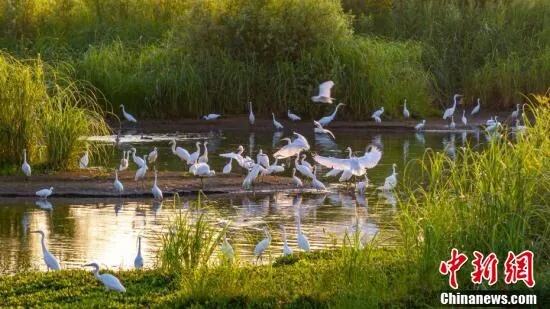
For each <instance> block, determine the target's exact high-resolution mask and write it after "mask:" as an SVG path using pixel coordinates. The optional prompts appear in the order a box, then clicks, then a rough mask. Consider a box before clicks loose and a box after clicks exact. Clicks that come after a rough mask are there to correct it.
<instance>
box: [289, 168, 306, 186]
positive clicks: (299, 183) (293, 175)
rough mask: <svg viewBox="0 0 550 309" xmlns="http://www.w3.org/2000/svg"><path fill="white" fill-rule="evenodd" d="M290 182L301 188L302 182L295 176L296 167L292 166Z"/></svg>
mask: <svg viewBox="0 0 550 309" xmlns="http://www.w3.org/2000/svg"><path fill="white" fill-rule="evenodd" d="M292 183H293V184H294V185H295V186H296V187H297V188H301V187H303V186H304V184H303V183H302V180H300V178H298V176H296V168H293V169H292Z"/></svg>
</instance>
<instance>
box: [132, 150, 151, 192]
mask: <svg viewBox="0 0 550 309" xmlns="http://www.w3.org/2000/svg"><path fill="white" fill-rule="evenodd" d="M143 159H144V160H143V161H144V162H146V161H145V160H146V159H147V155H144V156H143ZM148 169H149V167H148V166H147V163H143V166H141V167H140V168H139V169H138V170H137V171H136V176H135V177H134V180H135V181H136V188H137V185H138V181H139V180H141V185H142V187H145V183H144V181H145V174H146V173H147V170H148Z"/></svg>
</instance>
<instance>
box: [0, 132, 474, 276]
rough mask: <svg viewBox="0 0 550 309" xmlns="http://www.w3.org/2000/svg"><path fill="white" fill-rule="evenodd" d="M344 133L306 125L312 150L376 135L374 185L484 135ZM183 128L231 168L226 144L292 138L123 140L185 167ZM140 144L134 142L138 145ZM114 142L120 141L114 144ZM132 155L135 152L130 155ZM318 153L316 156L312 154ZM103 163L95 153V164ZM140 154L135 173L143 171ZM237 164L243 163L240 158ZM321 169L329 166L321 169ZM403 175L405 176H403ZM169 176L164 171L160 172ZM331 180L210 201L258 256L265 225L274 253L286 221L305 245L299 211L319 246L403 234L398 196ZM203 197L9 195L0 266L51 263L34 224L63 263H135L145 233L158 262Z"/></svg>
mask: <svg viewBox="0 0 550 309" xmlns="http://www.w3.org/2000/svg"><path fill="white" fill-rule="evenodd" d="M334 133H335V135H336V137H337V141H336V142H335V141H333V140H331V139H328V138H326V137H325V136H320V135H316V136H313V133H312V134H309V135H308V134H305V135H306V137H307V138H308V139H309V140H310V144H311V146H312V151H314V152H317V153H319V154H321V155H330V156H337V157H344V156H346V153H345V148H346V147H348V146H350V147H352V149H354V151H356V154H362V153H363V151H364V150H365V147H366V146H367V145H369V144H375V145H377V146H379V147H380V148H382V150H383V156H382V159H381V161H380V163H379V165H378V166H376V167H375V168H374V169H372V170H369V179H370V181H371V183H372V184H373V186H379V185H381V184H383V182H384V179H385V177H387V176H388V175H389V174H390V173H391V164H392V163H397V166H398V172H399V173H400V175H401V173H402V171H403V168H404V166H405V165H406V163H407V162H408V161H410V160H413V159H416V158H419V157H420V156H422V155H423V153H424V150H425V149H426V148H427V147H430V148H432V149H435V150H439V151H445V152H447V153H448V154H449V155H451V156H452V155H453V151H454V150H455V149H456V147H459V146H461V145H462V143H463V141H464V142H465V141H466V140H468V141H469V142H471V143H474V144H475V143H478V142H479V140H478V139H477V138H476V136H475V134H470V133H468V134H467V135H466V136H464V134H460V133H458V134H455V133H453V134H449V133H424V134H415V133H412V132H411V133H403V132H401V133H384V132H372V131H365V130H361V131H360V130H356V131H341V132H339V131H335V132H334ZM172 137H175V138H176V139H177V140H178V146H181V147H184V148H186V149H188V150H191V152H192V151H194V143H195V142H196V141H204V140H208V149H209V152H210V164H211V165H212V166H213V167H214V169H215V170H221V168H222V167H223V165H225V163H226V161H225V159H224V160H222V159H221V158H219V157H217V155H216V154H218V153H222V152H229V151H235V149H236V148H237V146H238V145H239V144H242V145H243V146H245V149H246V154H250V153H253V155H254V156H253V157H255V155H256V153H257V152H258V150H259V149H260V148H261V149H263V151H264V152H266V153H272V152H273V149H277V148H279V147H280V146H281V145H282V144H279V143H277V141H278V140H279V139H280V138H281V137H282V136H281V135H278V134H276V135H273V134H271V133H249V132H248V131H226V132H221V131H219V132H215V133H213V132H211V133H208V134H202V133H201V134H187V135H148V136H144V137H141V136H139V135H137V136H123V137H122V143H121V146H120V149H128V148H129V147H131V146H134V147H136V148H137V150H138V151H137V152H138V154H139V155H142V154H143V153H145V152H149V151H151V150H152V147H155V146H156V147H158V148H159V152H160V155H159V160H158V163H157V165H156V166H157V168H158V169H159V170H181V171H183V170H184V165H183V164H182V163H181V162H180V161H179V160H178V159H177V158H176V157H175V156H174V155H172V153H171V151H170V148H169V145H168V140H170V139H171V138H172ZM94 140H96V141H97V142H101V143H108V142H109V141H112V140H113V137H95V138H94ZM130 143H131V144H130ZM108 149H109V152H110V153H111V155H112V158H111V160H110V161H109V163H108V166H112V167H114V166H116V165H117V164H118V162H119V159H120V156H121V151H122V150H119V149H116V150H115V148H114V147H109V148H108ZM110 149H113V150H112V152H111V150H110ZM130 161H131V160H130ZM310 162H311V159H310ZM91 165H94V162H93V161H92V164H91ZM135 169H136V168H135V166H134V165H133V163H132V162H131V164H130V170H131V171H127V172H128V173H134V172H135ZM233 169H234V171H235V170H236V169H237V167H236V165H234V166H233ZM320 172H321V173H318V175H322V174H324V173H325V170H322V171H320ZM398 178H399V177H398ZM159 181H160V182H162V179H159ZM324 181H325V183H326V184H329V183H330V186H329V189H330V191H331V192H330V193H328V194H303V195H302V194H286V193H284V192H279V193H275V194H269V195H253V194H242V195H233V196H218V197H214V196H213V197H210V199H211V200H213V201H215V203H214V204H213V205H212V206H210V207H209V208H208V209H207V210H205V211H207V213H208V219H209V220H210V221H211V222H212V223H213V224H215V225H217V226H220V227H221V226H224V225H225V224H227V223H230V228H229V232H228V239H229V241H230V243H232V245H233V246H234V247H235V249H236V251H237V252H238V254H239V256H240V257H241V258H242V259H245V260H252V259H253V256H252V251H253V249H254V245H255V244H256V243H257V241H259V240H260V239H261V238H263V232H262V228H263V227H264V226H268V227H269V229H270V231H271V234H272V237H273V240H272V243H271V247H270V250H269V253H270V257H272V258H273V257H276V256H279V255H280V254H281V252H282V239H281V228H280V225H281V224H284V225H285V226H286V228H287V234H288V238H289V240H288V241H289V244H290V246H291V247H292V248H293V249H294V250H295V251H296V250H298V248H297V245H296V222H297V214H298V212H300V213H301V225H302V230H303V232H304V234H306V235H307V237H308V238H309V241H310V243H311V245H312V248H313V249H319V248H328V247H331V246H333V245H334V243H335V242H337V243H341V242H342V239H343V236H344V234H345V233H346V232H351V231H354V230H355V229H356V228H357V227H359V229H360V231H361V234H362V240H363V242H366V241H369V240H371V239H373V237H374V236H375V235H376V237H375V239H376V242H377V244H379V245H392V243H395V241H396V231H395V214H396V213H397V212H398V211H399V210H398V208H397V207H396V206H395V204H396V196H395V195H393V194H392V193H386V194H382V193H380V192H376V190H375V189H374V188H370V189H369V190H368V192H367V195H366V198H365V199H363V198H361V197H359V196H357V195H356V194H355V193H353V192H352V191H351V190H349V191H345V190H343V188H342V186H341V185H337V184H334V183H331V181H332V182H334V181H336V179H330V180H327V179H324ZM194 198H195V197H183V202H178V203H174V202H173V201H172V200H170V199H168V200H165V201H164V203H163V204H162V205H159V204H154V203H153V202H152V200H151V199H123V200H120V199H118V198H113V199H104V198H102V199H66V198H55V197H54V198H51V199H50V200H49V203H44V202H40V201H35V200H33V199H2V200H0V248H1V249H2V250H0V273H13V272H17V271H21V270H23V269H28V268H32V269H41V270H45V267H44V265H43V262H42V252H41V245H40V236H39V235H38V234H32V233H29V231H30V230H34V229H43V230H44V231H45V232H46V245H47V246H48V248H49V250H50V251H51V252H52V253H53V254H54V255H55V256H56V257H58V258H59V259H60V261H61V265H62V267H66V268H74V267H80V265H82V264H84V263H85V262H88V261H97V262H99V263H102V264H103V265H105V266H107V267H111V268H118V267H122V268H128V267H131V266H132V265H133V260H134V257H135V255H136V250H137V246H136V245H137V244H136V238H137V236H138V235H142V237H143V242H142V246H143V248H142V250H143V254H144V257H145V264H146V267H152V266H153V265H154V263H155V252H156V250H157V249H158V246H159V235H160V233H162V232H163V231H166V227H167V223H169V222H170V220H171V219H173V218H174V217H175V216H176V215H177V214H178V213H179V212H186V211H190V210H189V209H188V208H187V207H188V206H187V205H188V203H187V201H189V200H193V199H194Z"/></svg>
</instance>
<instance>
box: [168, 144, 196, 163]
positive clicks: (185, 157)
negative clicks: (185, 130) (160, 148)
mask: <svg viewBox="0 0 550 309" xmlns="http://www.w3.org/2000/svg"><path fill="white" fill-rule="evenodd" d="M170 145H171V146H172V153H173V154H175V155H176V156H178V158H180V160H182V161H186V162H187V164H189V160H190V158H191V156H190V155H189V152H188V151H187V150H185V149H184V148H181V147H176V140H175V139H172V140H171V141H170ZM193 163H194V162H192V163H191V164H193Z"/></svg>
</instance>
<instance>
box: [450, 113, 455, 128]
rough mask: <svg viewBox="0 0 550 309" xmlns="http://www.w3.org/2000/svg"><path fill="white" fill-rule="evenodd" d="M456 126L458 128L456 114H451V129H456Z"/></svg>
mask: <svg viewBox="0 0 550 309" xmlns="http://www.w3.org/2000/svg"><path fill="white" fill-rule="evenodd" d="M455 128H456V123H455V116H454V115H451V123H450V124H449V129H451V130H454V129H455Z"/></svg>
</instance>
